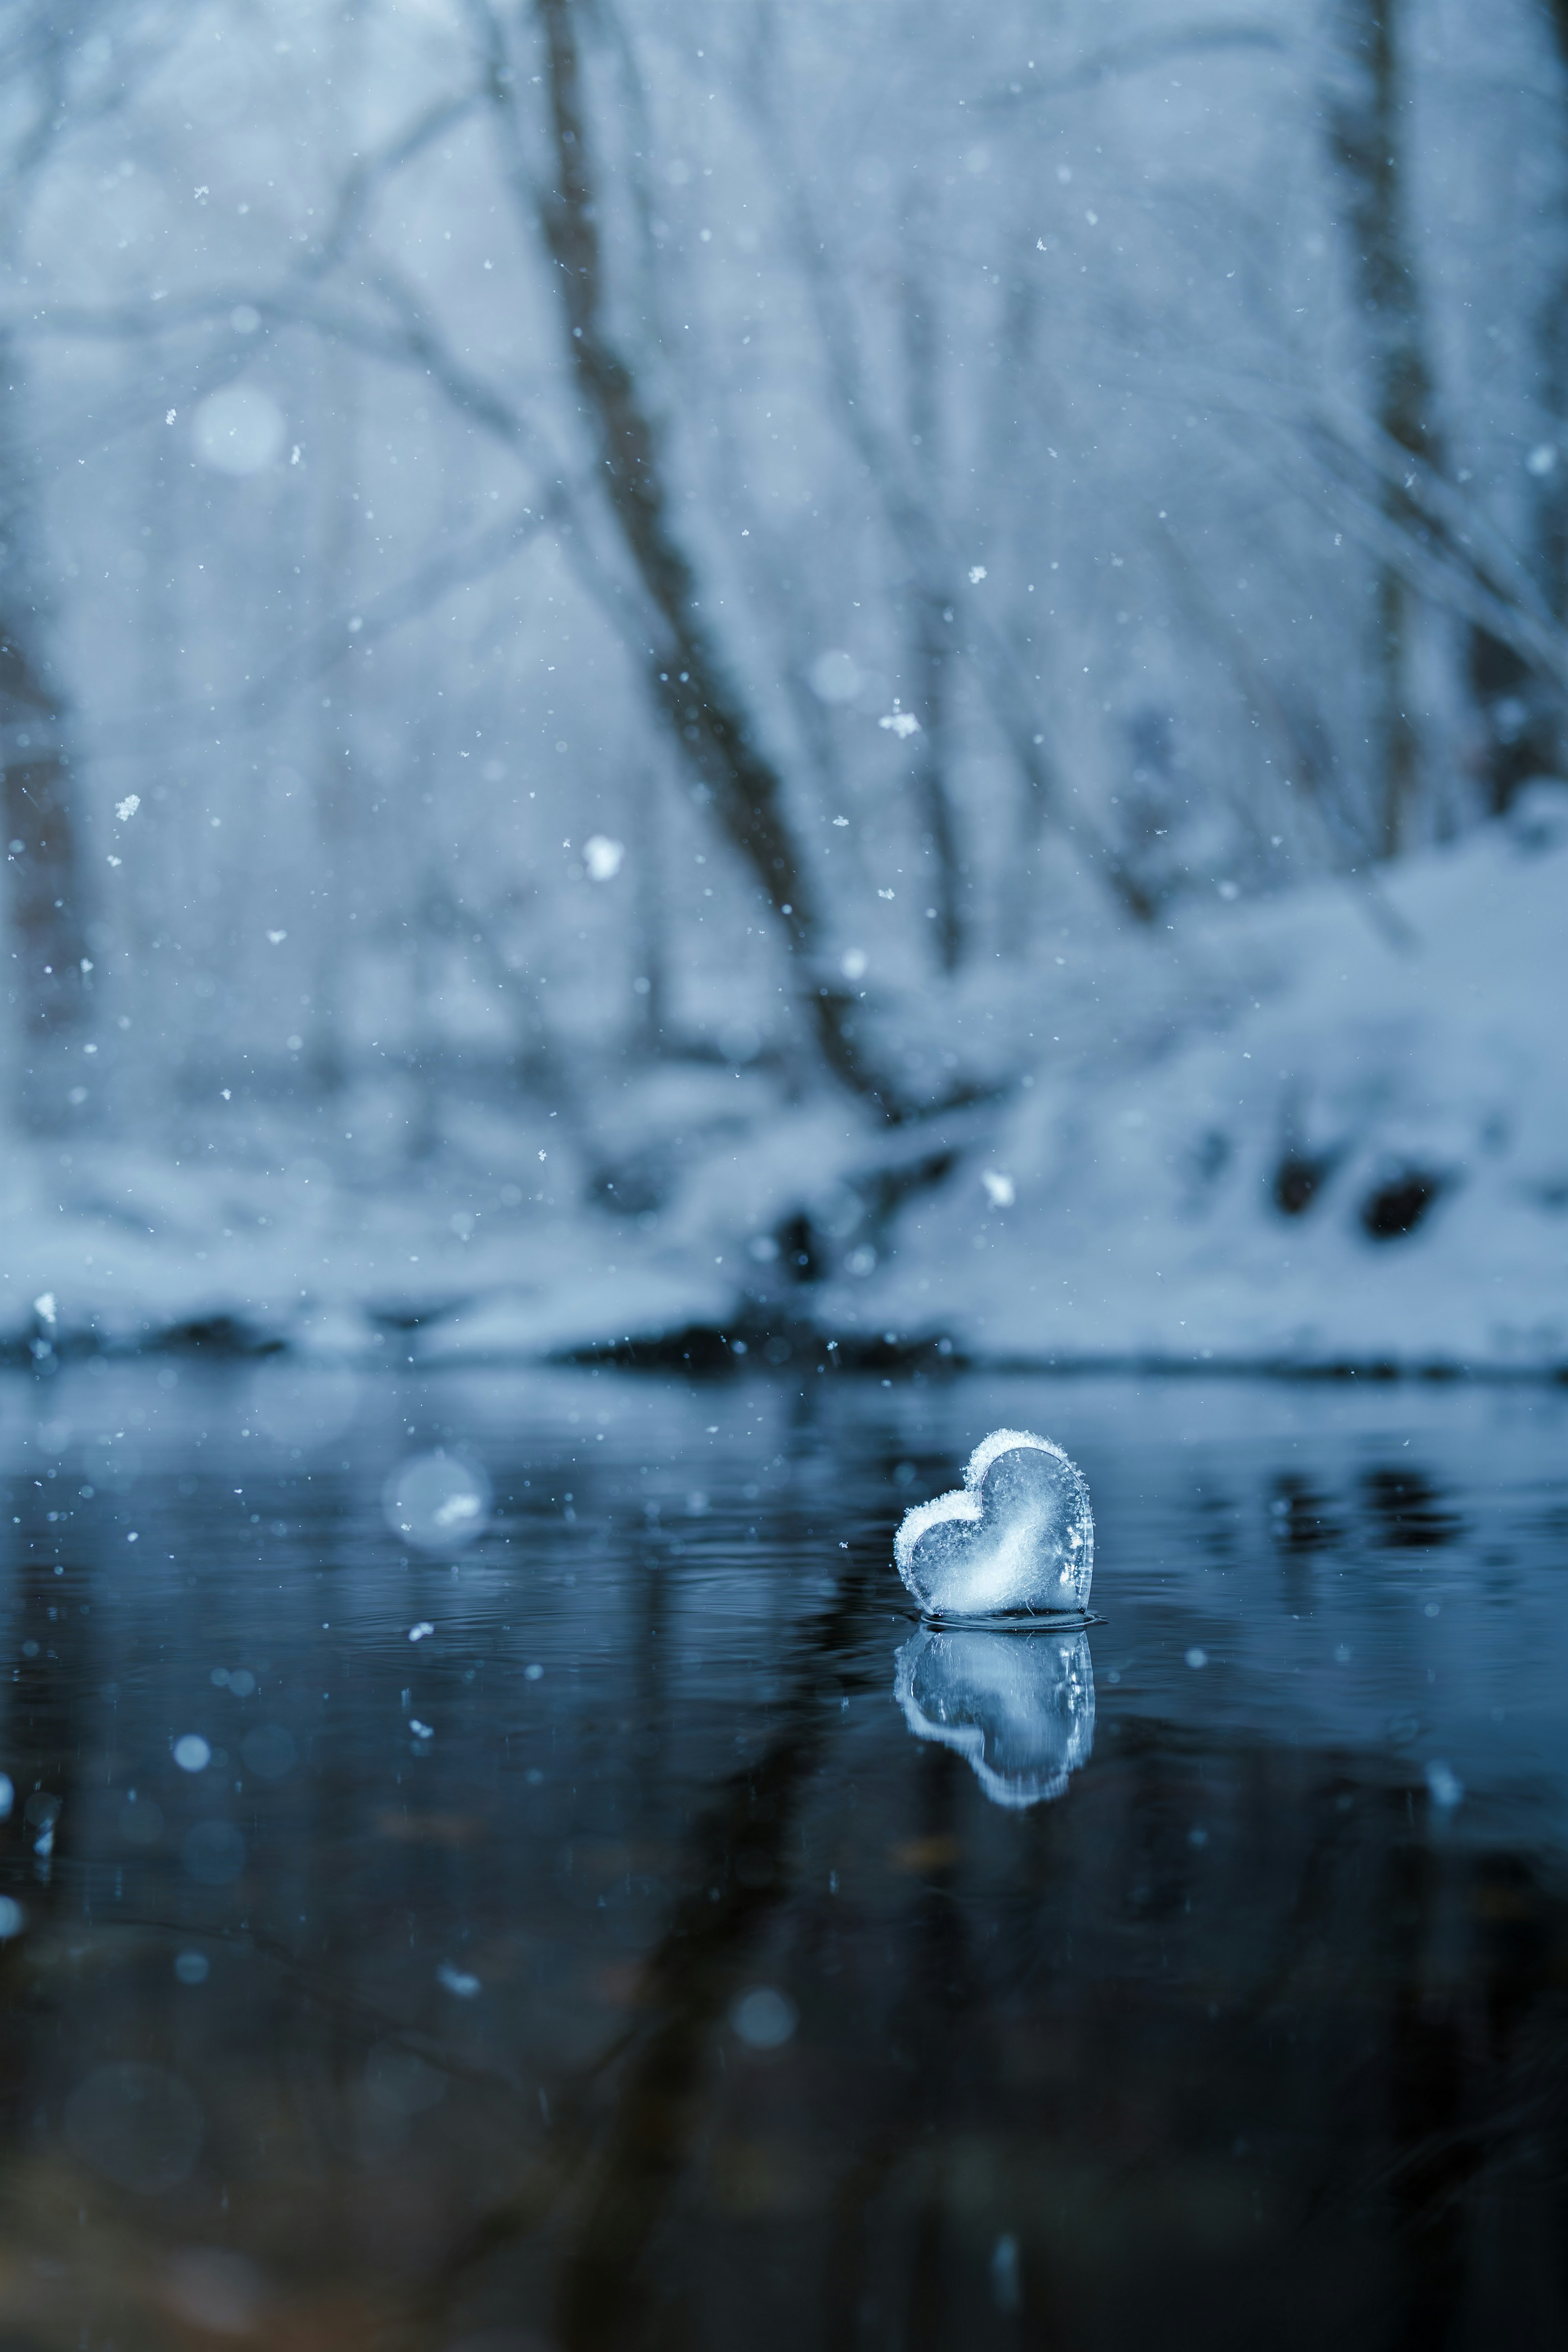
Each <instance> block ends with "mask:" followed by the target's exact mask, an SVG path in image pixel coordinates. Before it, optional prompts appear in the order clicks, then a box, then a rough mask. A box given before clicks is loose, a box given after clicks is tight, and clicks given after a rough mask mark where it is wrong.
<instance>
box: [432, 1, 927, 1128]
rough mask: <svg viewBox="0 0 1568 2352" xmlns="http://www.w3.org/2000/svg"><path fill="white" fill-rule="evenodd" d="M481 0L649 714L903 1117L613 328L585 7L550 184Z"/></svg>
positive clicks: (551, 26) (822, 1044)
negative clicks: (877, 1066) (841, 962)
mask: <svg viewBox="0 0 1568 2352" xmlns="http://www.w3.org/2000/svg"><path fill="white" fill-rule="evenodd" d="M473 5H474V11H475V16H476V21H477V22H478V24H479V28H480V32H481V36H482V38H483V41H484V44H485V58H486V79H485V89H486V94H487V97H488V99H489V103H490V106H491V109H492V110H493V113H494V116H495V119H496V121H497V123H498V125H499V127H500V134H501V138H502V140H503V142H504V151H505V156H506V166H507V178H508V184H509V185H510V189H511V191H512V194H513V196H514V199H515V200H516V202H517V204H518V205H519V208H520V210H521V211H522V212H523V213H524V215H525V216H526V217H528V218H530V219H531V220H532V221H535V222H536V223H537V226H538V229H539V232H540V235H541V236H542V241H543V245H544V248H545V252H546V254H547V256H548V257H549V260H550V264H551V269H552V278H553V283H554V288H555V292H556V297H557V299H558V301H559V304H560V309H561V315H562V319H563V324H564V326H565V329H566V348H567V351H568V353H569V355H570V362H571V366H572V372H573V376H574V382H575V385H576V389H577V394H578V415H579V418H580V421H581V423H582V424H583V425H584V427H585V428H586V430H587V433H588V435H589V436H590V438H591V440H592V442H593V443H594V446H595V454H596V459H597V465H596V478H597V480H598V483H599V485H600V487H601V490H602V496H603V499H604V501H605V508H606V509H607V512H608V514H609V517H610V519H611V520H612V522H613V524H614V526H615V530H616V535H617V537H618V539H619V541H620V544H621V547H622V549H623V550H624V551H625V553H626V556H627V557H628V558H629V560H630V562H631V566H632V569H633V572H634V573H635V576H636V578H637V583H638V584H639V586H640V588H641V590H642V593H643V597H644V598H645V599H646V608H647V614H648V617H649V618H650V619H651V621H652V624H653V627H654V630H655V632H656V633H657V638H658V642H657V644H656V645H655V646H654V647H653V649H652V650H651V652H650V653H649V654H648V655H647V686H648V690H649V693H650V696H651V698H652V700H653V703H654V707H655V709H657V710H658V713H659V715H660V717H661V718H662V719H663V721H664V723H665V725H666V727H667V728H668V731H669V735H670V738H671V740H672V741H673V743H674V744H675V745H676V747H677V749H678V750H679V752H680V754H681V756H682V759H683V760H684V761H685V763H686V765H687V766H688V767H689V769H690V770H691V771H692V772H694V773H695V775H696V776H697V778H698V780H699V782H700V785H701V787H702V788H703V790H704V791H705V792H706V793H708V794H709V795H710V803H711V806H712V808H713V812H714V814H715V816H716V817H717V819H718V821H719V824H721V827H722V829H723V831H724V833H725V835H727V837H728V838H729V840H730V842H731V845H732V846H733V847H734V848H735V849H736V851H737V852H738V853H739V855H740V856H741V857H742V860H743V861H744V863H745V864H746V866H749V867H750V869H751V871H752V875H753V876H754V877H755V879H756V882H757V884H758V886H759V887H760V888H761V891H762V893H763V898H765V900H766V901H767V903H768V904H769V905H770V906H771V907H772V908H773V912H774V913H775V915H776V916H777V917H778V919H779V920H780V922H781V923H782V924H783V925H784V930H785V934H786V937H787V938H788V940H789V943H790V946H791V949H792V950H793V951H794V953H795V957H796V959H797V960H798V962H799V964H800V966H801V968H802V973H803V981H804V987H803V990H802V994H803V997H804V1010H805V1013H806V1014H807V1017H808V1020H809V1023H810V1026H811V1029H812V1031H813V1033H814V1034H815V1036H816V1043H817V1045H818V1048H819V1050H820V1052H821V1054H822V1056H823V1059H824V1061H825V1062H826V1064H827V1066H828V1067H829V1068H830V1069H831V1070H832V1071H833V1072H834V1073H835V1075H836V1076H838V1077H839V1078H841V1079H843V1080H844V1081H845V1082H846V1083H847V1085H848V1086H850V1087H853V1088H854V1090H855V1091H856V1092H857V1093H858V1094H862V1095H865V1096H867V1097H869V1098H870V1099H872V1100H873V1101H875V1102H877V1103H878V1104H879V1106H880V1108H882V1109H883V1111H884V1112H885V1113H886V1114H888V1115H889V1116H897V1114H898V1109H899V1105H898V1102H897V1099H896V1097H894V1095H893V1094H892V1092H891V1091H890V1089H889V1086H888V1084H887V1082H886V1081H885V1079H884V1078H882V1077H881V1076H879V1074H878V1073H877V1072H876V1071H875V1070H874V1068H873V1067H872V1066H871V1063H870V1061H869V1060H868V1056H867V1054H866V1051H865V1048H864V1045H863V1044H862V1042H861V1040H860V1038H859V1036H858V1034H857V1029H856V1024H855V1022H854V1018H853V1009H852V1008H853V1003H854V1000H853V999H852V997H850V996H849V995H848V994H847V992H845V991H844V990H842V989H840V988H839V987H838V986H837V984H836V983H834V982H829V981H827V980H826V979H824V978H823V977H822V976H821V968H820V967H819V965H818V962H817V956H818V951H819V950H820V949H821V947H822V945H823V943H824V939H825V932H826V925H825V922H824V919H823V913H822V910H821V908H819V907H818V905H817V904H816V898H815V892H814V888H813V885H812V883H811V881H810V879H809V878H808V876H807V873H806V868H805V859H804V857H803V856H802V853H801V850H800V846H799V845H798V844H797V842H796V841H795V836H794V832H793V829H792V826H791V823H790V818H789V813H788V810H787V807H786V794H785V789H784V779H783V777H782V775H781V774H780V772H779V771H778V769H777V768H776V766H775V765H774V763H773V761H772V760H771V759H770V758H769V756H768V754H767V752H766V751H765V750H764V749H763V740H762V728H761V726H760V723H759V720H758V718H757V715H756V713H755V712H754V711H752V710H751V709H749V708H748V707H747V703H746V699H745V696H744V694H743V691H742V688H741V686H740V684H739V682H738V680H737V679H736V677H735V676H734V675H733V673H732V671H731V667H730V666H729V664H728V663H727V661H726V659H725V656H724V654H723V651H722V648H721V646H720V644H719V642H718V640H717V638H716V636H715V635H714V632H713V630H712V627H711V625H710V621H709V619H708V617H707V614H706V613H705V612H704V610H703V603H704V600H703V598H702V596H701V594H700V586H699V582H698V578H697V574H696V572H695V570H694V567H693V564H692V562H691V559H690V557H689V554H688V553H687V551H686V550H685V548H684V547H683V546H682V544H681V541H680V539H679V534H678V531H677V530H676V527H675V522H674V518H673V513H672V503H673V502H672V499H671V495H670V490H669V486H668V480H667V478H666V471H665V461H664V452H663V449H662V447H661V445H660V437H659V435H658V431H657V429H656V427H655V425H654V422H653V417H652V412H651V409H650V406H649V404H648V402H647V397H646V395H645V393H644V389H643V387H642V385H641V384H640V383H639V382H638V380H637V374H636V373H635V372H634V369H633V366H632V364H631V362H629V361H628V359H627V357H626V352H625V349H624V347H623V345H622V343H621V342H620V341H618V340H617V338H616V333H615V331H614V327H613V325H612V322H611V319H610V305H609V295H608V289H607V286H606V282H605V267H604V257H603V252H602V247H601V239H600V228H599V223H600V216H601V211H602V207H603V196H604V192H603V190H602V189H601V186H600V182H599V176H598V173H597V166H596V162H595V152H594V142H593V134H592V130H591V126H590V122H589V119H588V108H587V99H586V92H585V89H584V74H583V64H582V56H581V49H580V44H579V39H578V26H579V18H580V14H581V10H580V6H579V5H578V0H538V5H537V18H538V25H539V30H540V34H541V36H542V58H543V63H544V68H545V73H544V80H545V110H546V131H547V136H548V138H549V141H550V154H551V169H550V172H549V173H548V175H547V177H546V178H545V180H544V182H543V184H540V183H539V182H538V181H537V180H536V178H535V176H534V173H533V172H532V171H531V168H530V161H529V157H528V153H527V147H526V142H525V138H524V132H523V126H522V123H521V120H520V117H519V112H518V102H519V101H518V77H517V74H516V71H515V68H513V66H512V64H511V61H510V45H509V43H508V41H507V37H506V34H505V31H504V29H503V27H502V26H501V23H500V19H499V18H498V16H496V15H495V13H494V11H493V10H492V9H491V8H490V7H489V5H488V0H473Z"/></svg>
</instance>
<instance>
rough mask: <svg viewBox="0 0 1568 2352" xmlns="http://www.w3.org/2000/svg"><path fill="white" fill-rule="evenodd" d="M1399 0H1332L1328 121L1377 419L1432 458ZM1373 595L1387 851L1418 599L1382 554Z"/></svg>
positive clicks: (1435, 453) (1396, 491)
mask: <svg viewBox="0 0 1568 2352" xmlns="http://www.w3.org/2000/svg"><path fill="white" fill-rule="evenodd" d="M1402 5H1403V0H1341V5H1340V9H1339V31H1340V47H1341V53H1342V61H1343V66H1344V68H1345V80H1344V83H1343V85H1342V89H1340V91H1339V93H1338V94H1337V96H1336V99H1335V101H1334V103H1333V104H1332V105H1331V109H1330V113H1329V120H1330V125H1331V137H1332V142H1333V149H1334V154H1335V158H1336V160H1337V162H1338V163H1339V166H1340V173H1341V178H1342V186H1343V189H1344V219H1345V226H1346V228H1347V230H1348V231H1349V233H1350V236H1351V238H1352V257H1353V264H1354V278H1355V283H1356V287H1357V290H1358V292H1359V294H1360V297H1361V302H1362V307H1363V311H1364V313H1365V320H1366V328H1365V331H1366V338H1367V362H1368V372H1369V374H1370V377H1371V391H1372V399H1373V410H1374V413H1375V415H1376V419H1377V422H1378V425H1379V426H1380V427H1381V428H1382V430H1383V431H1384V433H1385V434H1386V435H1387V436H1389V438H1390V439H1391V440H1392V441H1394V442H1395V443H1397V445H1398V446H1399V447H1400V448H1402V449H1405V450H1408V452H1409V453H1410V455H1411V456H1412V457H1415V458H1416V459H1417V460H1418V461H1419V462H1420V463H1422V464H1424V465H1435V464H1436V463H1438V462H1439V460H1440V450H1439V445H1438V440H1437V435H1436V425H1435V421H1434V415H1433V409H1434V402H1433V386H1432V373H1431V369H1430V367H1429V366H1428V364H1427V360H1426V331H1425V321H1424V319H1423V315H1422V306H1421V295H1420V289H1419V287H1418V285H1417V282H1416V278H1415V268H1414V267H1413V264H1412V260H1411V256H1410V249H1409V239H1408V226H1407V222H1406V218H1405V184H1404V171H1403V167H1402V145H1403V139H1404V130H1405V126H1404V121H1403V115H1404V110H1405V89H1404V76H1403V68H1402V59H1401V52H1400V44H1399V34H1400V11H1401V7H1402ZM1384 512H1385V514H1386V515H1387V517H1388V520H1390V521H1391V522H1392V523H1394V525H1395V526H1396V528H1397V529H1398V530H1400V531H1402V532H1404V533H1405V534H1407V535H1410V536H1419V535H1420V532H1421V530H1422V524H1421V520H1420V516H1419V514H1418V512H1417V509H1416V508H1415V504H1414V502H1413V501H1412V500H1411V499H1410V498H1409V497H1408V496H1407V495H1406V493H1405V491H1404V490H1403V489H1401V488H1398V487H1397V486H1394V487H1391V488H1388V489H1386V490H1385V492H1384ZM1375 604H1376V623H1375V625H1376V651H1377V712H1376V740H1377V747H1378V776H1377V782H1376V791H1375V800H1374V804H1373V811H1372V822H1371V824H1370V826H1369V828H1368V831H1369V834H1370V835H1371V844H1372V846H1373V850H1374V853H1375V854H1376V855H1379V856H1384V857H1392V856H1395V855H1396V854H1397V853H1398V851H1399V850H1400V849H1401V848H1402V847H1403V846H1404V845H1405V839H1406V836H1407V833H1408V829H1409V824H1410V818H1411V815H1412V813H1413V811H1414V808H1415V802H1416V799H1417V797H1418V794H1419V792H1420V788H1421V781H1422V780H1421V743H1420V737H1419V733H1418V731H1417V729H1416V727H1415V721H1414V719H1412V717H1411V714H1410V706H1411V702H1412V700H1413V698H1414V686H1415V681H1414V676H1413V669H1414V661H1413V656H1414V651H1415V647H1414V642H1413V640H1414V636H1415V620H1416V605H1417V599H1416V597H1415V593H1414V591H1413V590H1412V589H1411V587H1410V585H1409V583H1407V581H1406V580H1405V576H1404V574H1403V572H1401V571H1400V569H1399V567H1398V566H1397V564H1395V563H1393V562H1388V561H1386V560H1385V561H1384V562H1383V563H1382V564H1381V565H1380V567H1379V571H1378V577H1377V586H1376V595H1375Z"/></svg>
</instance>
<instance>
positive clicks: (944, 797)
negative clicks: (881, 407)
mask: <svg viewBox="0 0 1568 2352" xmlns="http://www.w3.org/2000/svg"><path fill="white" fill-rule="evenodd" d="M931 304H932V289H931V287H930V286H926V287H923V288H922V287H921V286H920V285H919V284H917V283H916V282H915V280H914V279H913V278H905V280H904V288H903V312H904V364H905V367H906V369H907V371H908V374H909V418H910V438H911V440H912V441H913V442H914V444H915V446H917V447H918V449H919V451H920V458H919V468H920V471H921V473H923V474H925V475H926V476H927V477H928V478H930V477H931V476H933V475H934V474H935V473H936V472H937V470H938V468H939V466H940V460H941V447H940V443H941V433H942V416H941V411H940V407H939V404H938V401H937V350H936V342H937V339H936V335H935V333H934V331H933V322H932V318H931ZM913 601H914V649H913V650H914V669H915V678H914V696H913V700H914V705H915V712H916V715H917V717H918V718H919V719H920V721H921V733H920V734H919V736H917V737H916V739H915V741H914V743H913V744H912V746H911V747H910V748H911V749H912V751H913V752H914V755H915V758H914V768H915V779H914V781H915V797H916V805H917V807H918V810H919V814H920V819H921V826H922V828H923V830H924V833H925V835H926V839H927V841H928V842H929V844H930V847H931V859H932V862H933V864H934V866H935V868H936V876H935V880H934V883H933V885H932V896H933V897H934V898H935V900H936V950H937V956H938V959H939V961H940V962H941V964H942V970H943V971H957V970H958V967H959V964H960V963H961V962H962V961H963V910H962V908H961V907H960V905H959V881H960V876H959V856H958V841H957V828H956V827H955V825H954V824H953V821H952V801H951V798H950V796H949V793H948V785H947V758H948V727H947V717H948V705H949V701H950V691H949V677H948V673H949V669H950V667H951V664H952V653H953V645H952V611H951V608H950V605H949V600H948V598H947V596H946V594H945V593H943V583H942V582H940V581H932V580H929V579H928V580H920V581H917V582H916V583H914V588H913Z"/></svg>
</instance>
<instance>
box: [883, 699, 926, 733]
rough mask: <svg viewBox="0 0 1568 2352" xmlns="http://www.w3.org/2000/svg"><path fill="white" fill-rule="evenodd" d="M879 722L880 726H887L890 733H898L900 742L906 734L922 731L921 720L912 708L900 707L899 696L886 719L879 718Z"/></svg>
mask: <svg viewBox="0 0 1568 2352" xmlns="http://www.w3.org/2000/svg"><path fill="white" fill-rule="evenodd" d="M877 724H878V726H879V727H885V728H886V729H887V730H888V732H889V735H896V736H897V737H898V739H899V740H900V743H901V742H902V741H903V740H904V739H905V737H906V736H909V735H918V734H919V733H920V731H921V722H920V720H919V719H917V718H916V717H915V714H914V712H913V711H912V710H900V709H899V705H898V698H897V697H896V696H895V698H894V700H893V707H892V709H891V710H889V713H888V715H887V717H886V718H885V719H878V721H877Z"/></svg>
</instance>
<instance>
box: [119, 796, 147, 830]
mask: <svg viewBox="0 0 1568 2352" xmlns="http://www.w3.org/2000/svg"><path fill="white" fill-rule="evenodd" d="M141 805H142V795H141V793H126V795H125V798H124V799H123V800H122V801H116V802H115V803H114V814H115V815H116V816H117V817H118V818H119V820H120V822H121V824H124V823H125V820H126V818H127V817H132V816H134V815H135V814H136V812H137V810H138V809H139V808H140V807H141Z"/></svg>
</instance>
